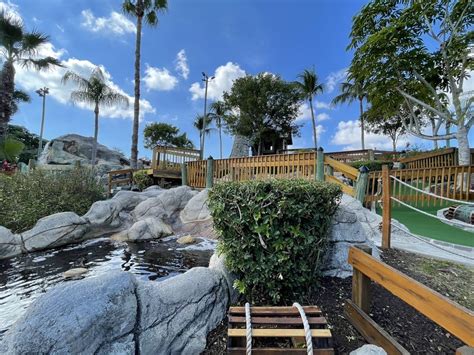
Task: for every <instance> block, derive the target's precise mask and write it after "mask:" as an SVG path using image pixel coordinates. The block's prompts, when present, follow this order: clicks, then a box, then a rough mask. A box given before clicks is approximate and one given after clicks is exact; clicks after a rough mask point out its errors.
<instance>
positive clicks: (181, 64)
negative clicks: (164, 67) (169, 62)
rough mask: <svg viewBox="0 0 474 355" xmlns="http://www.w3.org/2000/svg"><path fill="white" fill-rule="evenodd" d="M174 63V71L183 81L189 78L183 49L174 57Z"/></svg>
mask: <svg viewBox="0 0 474 355" xmlns="http://www.w3.org/2000/svg"><path fill="white" fill-rule="evenodd" d="M175 62H176V67H175V69H176V70H177V71H178V73H179V75H181V76H182V77H183V78H184V79H185V80H187V79H188V76H189V65H188V58H187V57H186V51H185V50H184V49H181V50H180V51H179V52H178V54H177V55H176V61H175Z"/></svg>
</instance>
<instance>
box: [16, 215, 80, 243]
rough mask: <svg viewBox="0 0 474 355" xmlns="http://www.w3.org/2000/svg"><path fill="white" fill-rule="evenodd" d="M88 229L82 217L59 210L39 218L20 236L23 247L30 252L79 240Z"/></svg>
mask: <svg viewBox="0 0 474 355" xmlns="http://www.w3.org/2000/svg"><path fill="white" fill-rule="evenodd" d="M88 230H89V226H88V225H87V221H86V220H85V219H84V218H82V217H79V216H78V215H77V214H75V213H74V212H61V213H56V214H52V215H50V216H47V217H43V218H41V219H40V220H39V221H38V222H37V223H36V225H35V226H34V227H33V228H32V229H30V230H28V231H26V232H24V233H22V234H21V235H20V236H21V239H22V241H23V245H24V248H25V249H26V250H27V251H29V252H31V251H35V250H43V249H51V248H55V247H58V246H62V245H66V244H72V243H78V242H81V241H83V240H84V239H85V234H86V233H87V231H88Z"/></svg>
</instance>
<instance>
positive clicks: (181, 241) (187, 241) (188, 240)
mask: <svg viewBox="0 0 474 355" xmlns="http://www.w3.org/2000/svg"><path fill="white" fill-rule="evenodd" d="M176 243H178V244H194V243H196V238H194V237H192V236H190V235H185V236H183V237H180V238H178V240H176Z"/></svg>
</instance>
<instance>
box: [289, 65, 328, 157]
mask: <svg viewBox="0 0 474 355" xmlns="http://www.w3.org/2000/svg"><path fill="white" fill-rule="evenodd" d="M298 78H299V79H300V80H301V81H296V82H295V84H296V87H297V88H298V89H299V91H300V92H301V95H302V96H303V98H304V99H305V100H308V101H309V107H310V109H311V121H312V122H313V137H314V148H315V149H318V138H317V132H316V120H315V118H314V110H313V97H314V96H316V95H317V94H318V93H322V92H323V90H324V88H323V85H322V84H321V83H319V80H318V76H317V75H316V73H315V71H314V69H305V70H304V71H303V72H302V73H301V74H300V75H298Z"/></svg>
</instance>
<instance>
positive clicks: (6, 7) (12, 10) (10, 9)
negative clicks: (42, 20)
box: [0, 0, 23, 22]
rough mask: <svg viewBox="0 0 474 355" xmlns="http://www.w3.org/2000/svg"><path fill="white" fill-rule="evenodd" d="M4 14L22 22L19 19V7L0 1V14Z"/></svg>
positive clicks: (9, 2)
mask: <svg viewBox="0 0 474 355" xmlns="http://www.w3.org/2000/svg"><path fill="white" fill-rule="evenodd" d="M2 11H3V12H5V14H7V15H10V16H12V17H13V18H14V19H16V20H20V21H22V22H23V19H22V18H21V15H20V12H19V7H18V5H16V4H13V3H12V2H11V1H10V0H8V1H6V2H5V1H0V12H2Z"/></svg>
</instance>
